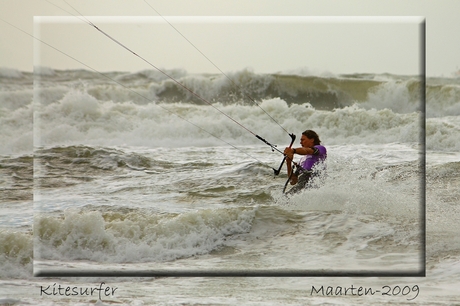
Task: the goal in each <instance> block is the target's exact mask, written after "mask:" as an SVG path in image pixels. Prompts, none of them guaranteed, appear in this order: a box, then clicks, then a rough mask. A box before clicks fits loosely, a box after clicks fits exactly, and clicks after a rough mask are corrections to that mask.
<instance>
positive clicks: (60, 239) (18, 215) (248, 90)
mask: <svg viewBox="0 0 460 306" xmlns="http://www.w3.org/2000/svg"><path fill="white" fill-rule="evenodd" d="M167 73H168V74H169V75H170V76H172V77H173V78H174V79H175V80H177V81H179V82H180V83H181V84H183V85H185V86H186V87H187V88H188V89H190V91H191V92H193V93H194V94H192V93H191V92H190V91H188V90H185V89H184V88H182V87H181V86H178V84H177V83H176V82H175V81H173V80H171V79H170V78H168V77H166V76H165V75H163V74H162V73H160V72H158V71H154V70H144V71H139V72H135V73H130V72H121V71H114V72H108V73H98V72H94V71H89V70H54V69H52V68H47V67H36V70H35V71H34V73H28V72H23V71H18V70H14V69H8V68H1V69H0V84H1V90H0V128H1V131H2V133H1V134H0V143H1V144H2V145H1V146H0V173H1V176H0V188H1V194H2V197H1V204H0V205H1V214H0V258H1V261H0V284H1V285H0V304H8V305H26V304H27V305H28V304H33V305H69V304H75V305H94V304H96V305H112V304H117V305H240V304H244V305H364V304H365V305H369V304H372V305H383V304H385V305H388V304H390V305H393V304H394V305H402V304H407V305H409V304H410V305H413V304H417V305H434V304H435V305H453V304H456V303H458V287H459V286H460V263H459V259H460V238H459V236H458V233H459V221H460V218H459V216H460V215H459V212H460V208H459V207H460V206H459V203H460V201H459V196H460V191H459V190H460V188H459V186H460V171H459V170H460V153H459V152H460V144H459V142H458V140H459V136H460V133H459V132H460V79H459V78H448V77H437V78H434V77H427V78H426V84H425V80H424V79H422V78H421V77H419V76H400V75H391V74H350V75H332V74H328V75H311V74H308V73H305V72H303V71H302V70H301V69H299V70H298V71H295V72H293V71H291V72H286V73H281V72H280V73H277V74H260V73H255V72H253V71H251V70H249V69H246V70H242V71H236V72H232V73H229V74H227V75H226V76H224V75H220V74H202V75H198V74H189V73H187V72H186V71H184V70H180V69H176V70H170V71H167ZM424 85H425V86H426V91H424V90H423V86H424ZM197 95H198V96H199V97H200V98H202V99H200V98H197ZM306 129H312V130H315V131H316V132H317V133H318V134H319V136H320V138H321V141H322V144H323V145H324V146H325V147H326V148H327V150H328V157H327V176H326V177H325V179H324V182H323V184H322V186H321V187H320V188H316V189H309V190H305V191H302V192H301V193H298V194H294V195H290V196H286V195H285V194H283V192H282V190H283V186H284V183H285V181H286V179H287V175H286V167H285V166H284V167H283V168H282V170H281V174H279V175H275V174H274V171H273V169H278V167H279V166H280V163H281V161H282V159H283V155H282V154H280V152H279V151H283V149H284V148H285V147H287V146H289V143H290V141H291V138H290V136H289V133H293V134H295V135H296V136H297V139H296V140H295V143H294V146H295V147H299V146H300V144H299V140H300V135H301V133H302V132H303V131H304V130H306ZM254 136H258V137H254ZM259 137H260V138H262V139H264V140H266V141H267V142H268V143H270V144H271V145H272V146H273V147H272V146H269V145H267V144H266V143H264V141H261V140H260V138H259ZM94 288H102V289H100V290H96V289H94ZM104 288H108V289H107V290H106V291H103V289H104ZM359 288H361V289H359ZM91 289H94V290H92V291H91ZM109 289H110V290H109Z"/></svg>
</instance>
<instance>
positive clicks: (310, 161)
mask: <svg viewBox="0 0 460 306" xmlns="http://www.w3.org/2000/svg"><path fill="white" fill-rule="evenodd" d="M300 145H301V147H300V148H286V149H284V154H285V155H286V163H287V171H288V176H289V180H290V183H291V185H295V186H294V187H292V188H291V190H289V193H295V192H298V191H299V190H302V189H303V188H305V187H315V186H316V184H317V183H318V182H317V181H316V178H320V177H322V176H323V175H324V171H325V170H326V164H325V161H326V157H327V150H326V148H325V147H324V146H322V145H321V140H320V139H319V136H318V134H317V133H316V132H315V131H312V130H306V131H305V132H303V133H302V136H301V137H300ZM294 154H298V155H301V156H302V157H301V159H300V161H299V162H298V163H296V164H295V167H296V168H297V169H296V171H294V172H293V161H294ZM314 178H315V180H314Z"/></svg>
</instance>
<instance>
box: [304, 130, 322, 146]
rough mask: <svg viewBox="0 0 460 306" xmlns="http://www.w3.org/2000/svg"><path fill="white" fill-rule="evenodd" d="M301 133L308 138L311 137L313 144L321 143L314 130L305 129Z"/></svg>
mask: <svg viewBox="0 0 460 306" xmlns="http://www.w3.org/2000/svg"><path fill="white" fill-rule="evenodd" d="M302 135H305V136H306V137H307V138H309V139H313V140H314V143H315V146H316V145H319V144H321V140H319V136H318V134H316V132H315V131H312V130H306V131H305V132H303V133H302Z"/></svg>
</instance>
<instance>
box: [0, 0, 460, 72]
mask: <svg viewBox="0 0 460 306" xmlns="http://www.w3.org/2000/svg"><path fill="white" fill-rule="evenodd" d="M66 1H67V3H66ZM66 1H63V0H49V1H46V0H6V1H5V0H2V1H1V2H0V18H1V19H2V20H5V21H7V22H9V23H11V24H13V25H14V26H16V27H19V28H20V29H22V30H24V31H26V32H28V33H30V34H31V35H33V36H35V37H37V38H39V39H41V40H42V41H44V42H46V43H48V44H50V45H52V46H53V47H55V48H56V49H58V50H59V51H61V52H64V53H66V54H68V55H70V56H72V57H73V58H75V59H77V60H78V61H75V60H73V59H71V58H69V57H68V56H65V55H63V54H62V53H60V52H58V51H56V50H54V49H52V48H50V47H49V46H47V45H45V44H43V43H41V42H39V41H37V40H34V39H33V38H31V37H30V36H28V35H26V34H24V33H23V32H21V31H19V30H18V29H16V28H14V27H12V26H11V25H9V24H7V23H4V22H2V21H0V24H1V26H0V52H1V53H0V67H6V68H13V69H19V70H21V71H32V69H33V68H32V67H33V66H34V65H37V66H45V67H51V68H54V69H88V67H86V66H84V65H87V66H89V67H91V68H93V69H96V70H98V71H114V70H118V71H120V70H121V71H131V72H135V71H139V70H143V69H154V68H153V67H152V66H150V64H152V65H154V66H155V67H158V68H160V69H175V68H180V69H185V70H187V71H188V72H190V73H201V72H209V73H218V70H217V69H216V68H215V67H214V66H213V65H212V64H210V63H209V62H208V60H207V59H206V58H205V57H204V56H203V55H202V54H200V52H199V51H201V52H202V53H204V54H205V55H206V56H207V57H208V58H209V59H211V60H212V61H213V62H214V63H215V64H216V65H217V66H218V67H219V68H220V69H221V70H223V71H224V72H230V71H238V70H241V69H244V68H250V69H252V70H254V71H255V72H257V73H274V72H279V71H284V72H286V71H291V70H294V71H295V70H300V69H302V70H304V71H311V72H312V73H323V72H330V73H335V74H343V73H394V74H403V75H415V74H418V73H420V71H421V69H422V68H423V65H421V63H422V60H423V55H424V54H425V55H426V72H427V75H428V76H440V75H444V76H451V75H452V74H453V73H454V71H456V70H458V69H460V56H459V54H460V35H458V29H460V18H458V15H457V14H458V12H460V1H443V0H440V1H420V0H415V1H410V0H406V1H381V0H379V1H371V0H364V1H358V0H349V1H347V0H337V1H327V0H321V1H306V0H296V1H294V0H291V1H289V0H287V1H271V0H260V1H257V0H252V1H247V0H228V1H227V0H225V1H224V0H219V1H216V0H196V1H192V2H191V1H187V0H147V2H148V4H150V5H151V6H152V7H153V8H154V9H152V8H151V7H150V6H149V5H148V4H147V3H146V1H144V0H132V1H124V0H78V1H77V0H66ZM53 4H54V5H53ZM69 4H70V5H71V6H69ZM72 7H73V8H72ZM74 8H75V9H76V10H78V12H76V11H75V10H74ZM156 11H157V12H158V13H160V14H161V16H163V17H164V18H166V19H167V20H168V21H169V22H170V23H171V24H173V25H174V27H175V29H174V28H173V27H172V26H171V25H169V24H168V23H167V22H166V21H165V20H164V19H163V18H162V17H160V16H159V15H158V14H157V12H156ZM80 14H81V15H83V16H85V17H87V18H88V20H90V21H91V22H93V23H94V24H96V25H97V26H98V27H99V28H101V29H102V30H104V31H105V32H106V33H108V34H109V35H111V36H112V37H113V38H115V39H117V40H118V41H119V42H120V43H122V44H124V45H125V46H126V47H128V48H130V49H131V50H132V51H134V52H136V53H137V54H139V55H140V56H142V57H143V58H144V59H146V60H147V61H148V62H149V63H150V64H149V63H146V62H145V61H143V60H142V59H140V58H138V57H136V56H135V55H133V54H132V53H130V52H128V51H126V50H125V49H123V48H122V47H121V46H119V45H117V44H116V43H115V42H113V41H111V40H110V39H108V38H107V37H106V36H104V35H103V34H101V33H100V32H98V31H97V30H96V29H95V28H93V27H92V26H89V25H88V24H87V23H86V22H85V21H84V20H82V18H81V15H80ZM73 15H74V16H73ZM34 16H37V17H35V18H34ZM38 16H46V17H38ZM76 16H78V17H80V19H79V18H77V17H76ZM217 16H225V17H220V18H217ZM424 22H425V23H426V41H424V39H423V37H424V35H423V34H424V33H423V28H424V27H423V23H424ZM176 29H177V30H178V31H179V32H180V34H179V33H178V32H177V31H176ZM182 35H183V36H185V37H186V38H187V39H188V40H189V41H190V42H192V43H193V44H194V46H196V47H197V48H198V49H199V51H197V50H196V49H195V48H194V47H193V46H192V45H190V43H189V42H188V41H187V40H186V39H185V38H184V37H183V36H182ZM425 43H426V49H425V50H426V52H423V46H424V45H425ZM80 62H81V63H80ZM82 63H84V65H83V64H82Z"/></svg>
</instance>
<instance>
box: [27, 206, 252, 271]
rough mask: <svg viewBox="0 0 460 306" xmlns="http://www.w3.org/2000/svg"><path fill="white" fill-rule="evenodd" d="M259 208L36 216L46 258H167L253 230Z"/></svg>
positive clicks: (40, 245)
mask: <svg viewBox="0 0 460 306" xmlns="http://www.w3.org/2000/svg"><path fill="white" fill-rule="evenodd" d="M254 216H255V209H253V208H229V209H216V210H211V209H206V210H200V211H191V212H185V213H182V214H179V215H177V214H161V215H158V214H156V213H149V212H148V211H139V210H135V209H134V210H130V211H128V212H126V211H117V209H115V208H111V209H107V210H105V211H102V212H101V211H100V209H98V211H92V210H82V211H75V210H67V211H65V213H64V216H63V217H59V216H56V217H54V216H38V217H36V220H35V227H34V229H35V234H36V235H37V238H38V241H37V251H36V253H35V256H36V258H37V259H40V260H47V259H51V260H52V259H56V260H92V261H96V262H145V261H154V262H164V261H171V260H176V259H179V258H184V257H190V256H195V255H199V254H206V253H209V252H211V251H212V250H215V249H216V248H218V247H220V246H221V245H223V243H224V241H225V240H226V239H231V236H232V235H237V234H241V233H246V232H248V231H249V230H250V228H251V224H252V222H253V219H254Z"/></svg>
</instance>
